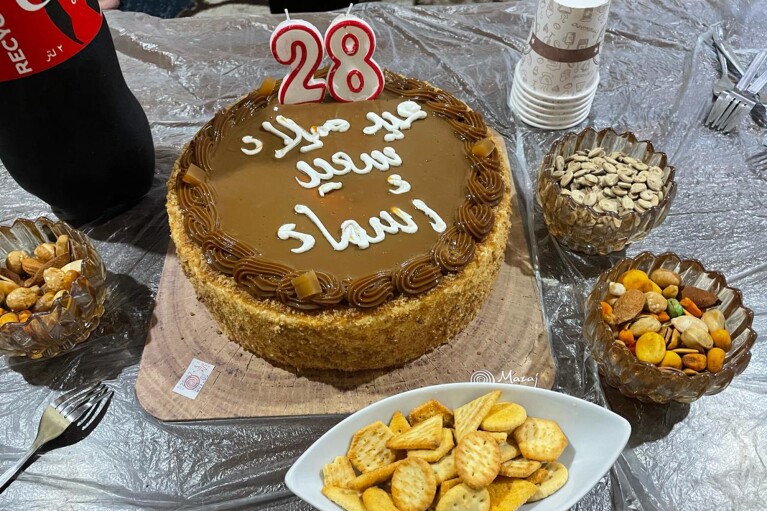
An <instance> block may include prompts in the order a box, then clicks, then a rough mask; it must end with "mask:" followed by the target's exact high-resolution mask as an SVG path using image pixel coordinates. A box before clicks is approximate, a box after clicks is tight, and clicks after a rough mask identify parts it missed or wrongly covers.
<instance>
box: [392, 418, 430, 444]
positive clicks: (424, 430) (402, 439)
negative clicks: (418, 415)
mask: <svg viewBox="0 0 767 511" xmlns="http://www.w3.org/2000/svg"><path fill="white" fill-rule="evenodd" d="M387 429H388V428H387ZM441 441H442V416H441V415H435V416H433V417H431V418H429V419H426V420H425V421H423V422H419V423H418V424H416V425H415V426H413V427H412V428H410V429H409V430H407V431H405V432H403V433H400V434H399V435H396V436H393V437H390V438H389V440H388V441H387V442H386V447H388V448H389V449H436V448H437V447H438V446H439V444H440V442H441Z"/></svg>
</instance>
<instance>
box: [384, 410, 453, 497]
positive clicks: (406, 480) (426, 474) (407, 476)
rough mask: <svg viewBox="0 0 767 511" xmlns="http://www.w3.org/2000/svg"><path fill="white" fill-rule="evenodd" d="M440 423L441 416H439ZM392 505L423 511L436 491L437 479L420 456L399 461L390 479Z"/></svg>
mask: <svg viewBox="0 0 767 511" xmlns="http://www.w3.org/2000/svg"><path fill="white" fill-rule="evenodd" d="M439 420H440V423H441V422H442V417H441V416H440V417H439ZM391 493H392V498H393V499H394V505H396V506H397V509H399V510H400V511H424V510H425V509H426V508H428V507H429V505H430V504H431V503H432V501H433V500H434V495H435V494H436V493H437V479H436V477H435V476H434V472H433V471H432V469H431V467H430V466H429V464H428V463H426V462H425V461H424V460H422V459H421V458H407V459H406V460H403V461H402V462H400V463H399V464H398V466H397V469H396V470H395V471H394V475H393V476H392V479H391Z"/></svg>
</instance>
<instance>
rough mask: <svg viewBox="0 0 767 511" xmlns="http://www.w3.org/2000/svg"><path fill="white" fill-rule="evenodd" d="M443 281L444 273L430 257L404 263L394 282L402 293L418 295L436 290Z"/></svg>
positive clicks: (426, 256)
mask: <svg viewBox="0 0 767 511" xmlns="http://www.w3.org/2000/svg"><path fill="white" fill-rule="evenodd" d="M441 280H442V271H441V270H440V268H439V266H437V265H436V264H434V262H433V261H432V259H431V257H430V256H429V255H422V256H418V257H414V258H413V259H410V260H409V261H406V262H404V263H402V266H401V267H400V268H399V269H398V270H397V271H396V272H395V273H394V277H393V279H392V281H393V282H394V287H395V288H396V289H397V291H399V292H400V293H404V294H406V295H418V294H421V293H425V292H426V291H428V290H430V289H432V288H434V287H436V286H437V284H439V283H440V281H441Z"/></svg>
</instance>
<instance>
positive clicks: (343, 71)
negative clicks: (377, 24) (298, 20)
mask: <svg viewBox="0 0 767 511" xmlns="http://www.w3.org/2000/svg"><path fill="white" fill-rule="evenodd" d="M375 49H376V36H375V34H374V33H373V29H371V28H370V25H368V24H367V23H366V22H364V21H363V20H361V19H360V18H358V17H357V16H353V15H351V14H349V13H348V11H347V13H346V14H342V15H340V16H338V17H337V18H336V19H334V20H333V22H332V23H331V24H330V26H329V27H328V30H327V31H326V32H325V51H327V52H328V56H329V57H330V59H331V60H332V61H333V65H332V66H331V67H330V71H328V92H330V95H331V96H333V98H334V99H335V100H336V101H363V100H368V99H375V98H376V97H378V95H379V94H380V93H381V90H383V86H384V77H383V72H382V71H381V67H380V66H379V65H378V64H377V63H376V61H375V60H373V52H374V51H375Z"/></svg>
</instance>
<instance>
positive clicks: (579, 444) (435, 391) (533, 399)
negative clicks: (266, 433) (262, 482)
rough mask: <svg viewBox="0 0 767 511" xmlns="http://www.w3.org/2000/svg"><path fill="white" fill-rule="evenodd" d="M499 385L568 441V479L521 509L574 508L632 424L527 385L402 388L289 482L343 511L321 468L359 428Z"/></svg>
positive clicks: (305, 460)
mask: <svg viewBox="0 0 767 511" xmlns="http://www.w3.org/2000/svg"><path fill="white" fill-rule="evenodd" d="M496 389H497V390H500V391H501V392H502V395H501V400H503V401H512V402H514V403H518V404H520V405H522V406H523V407H524V408H525V409H526V410H527V414H528V415H529V416H531V417H541V418H544V419H551V420H555V421H557V422H558V423H559V426H560V427H561V428H562V431H563V432H564V433H565V435H566V436H567V439H568V440H569V444H568V446H567V449H565V451H564V452H563V453H562V456H560V458H559V462H560V463H562V464H563V465H565V466H566V467H567V470H568V471H569V474H570V477H569V479H568V481H567V483H566V484H565V485H564V486H563V487H562V488H561V489H560V490H559V491H558V492H556V493H555V494H553V495H551V496H550V497H548V498H546V499H543V500H541V501H538V502H535V503H531V504H525V505H524V506H522V507H521V508H520V510H521V511H559V510H566V509H569V508H570V507H571V506H573V505H575V503H576V502H578V501H579V500H580V499H581V497H583V496H584V495H585V494H586V493H587V492H588V491H589V490H590V489H591V488H592V487H593V486H594V485H596V484H597V482H599V480H600V479H601V478H602V476H603V475H604V474H605V473H607V471H608V470H610V467H612V466H613V463H615V460H616V459H618V455H619V454H620V453H621V451H622V450H623V447H624V446H625V445H626V442H628V439H629V434H630V433H631V426H630V425H629V423H628V422H627V421H626V419H624V418H623V417H621V416H619V415H616V414H615V413H613V412H611V411H609V410H607V409H605V408H602V407H601V406H597V405H595V404H593V403H589V402H588V401H583V400H581V399H578V398H574V397H572V396H568V395H566V394H560V393H558V392H553V391H550V390H544V389H537V388H534V387H526V386H523V385H511V384H498V383H448V384H445V385H434V386H431V387H422V388H420V389H415V390H410V391H408V392H403V393H402V394H397V395H395V396H391V397H388V398H386V399H382V400H381V401H378V402H377V403H373V404H372V405H370V406H368V407H366V408H363V409H362V410H360V411H358V412H356V413H354V414H352V415H350V416H349V417H347V418H346V419H344V420H343V421H341V422H340V423H338V424H337V425H336V426H335V427H333V428H332V429H331V430H330V431H328V432H327V433H325V434H324V435H322V437H320V439H319V440H317V441H316V442H314V444H312V446H311V447H309V449H307V450H306V452H305V453H304V454H302V455H301V457H299V458H298V460H297V461H296V462H295V463H294V464H293V466H292V467H290V470H288V473H287V474H286V475H285V484H286V485H287V486H288V488H289V489H290V490H291V491H292V492H293V493H295V494H296V496H298V497H300V498H301V499H303V500H305V501H306V502H308V503H309V504H311V505H312V506H314V507H315V508H317V509H319V510H320V511H340V510H341V508H340V507H338V506H336V505H335V504H334V503H333V502H331V501H330V500H328V499H327V498H326V497H325V496H324V495H322V467H323V466H324V465H325V464H327V463H330V462H331V461H333V459H334V458H335V457H336V456H342V455H344V454H346V451H347V450H348V448H349V442H350V441H351V438H352V435H354V433H355V432H356V431H357V430H359V429H360V428H363V427H364V426H367V425H368V424H370V423H371V422H375V421H377V420H380V421H382V422H384V423H386V424H388V423H389V419H391V416H392V414H393V413H394V412H395V411H397V410H400V411H402V413H404V414H405V415H407V414H408V412H409V411H410V410H411V409H413V408H415V407H416V406H418V405H420V404H421V403H423V402H425V401H428V400H429V399H437V400H438V401H440V402H441V403H443V404H444V405H446V406H448V407H450V408H457V407H459V406H461V405H463V404H465V403H468V402H469V401H471V400H472V399H475V398H477V397H479V396H481V395H483V394H486V393H488V392H491V391H493V390H496Z"/></svg>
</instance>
